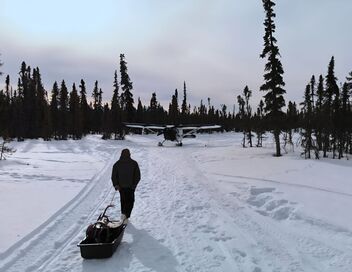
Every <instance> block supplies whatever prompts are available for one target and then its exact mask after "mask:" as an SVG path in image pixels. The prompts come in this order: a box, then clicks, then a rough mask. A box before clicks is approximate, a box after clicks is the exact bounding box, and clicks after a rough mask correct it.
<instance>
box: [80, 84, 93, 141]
mask: <svg viewBox="0 0 352 272" xmlns="http://www.w3.org/2000/svg"><path fill="white" fill-rule="evenodd" d="M79 88H80V91H79V93H80V110H81V123H82V130H83V134H84V135H86V134H88V133H89V132H90V130H91V126H90V107H89V105H88V102H87V89H86V83H85V82H84V80H83V79H81V84H80V85H79Z"/></svg>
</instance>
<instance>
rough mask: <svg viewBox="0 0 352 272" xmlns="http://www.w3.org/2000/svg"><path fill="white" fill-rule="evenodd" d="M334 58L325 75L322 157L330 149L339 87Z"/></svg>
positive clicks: (325, 155)
mask: <svg viewBox="0 0 352 272" xmlns="http://www.w3.org/2000/svg"><path fill="white" fill-rule="evenodd" d="M334 69H335V59H334V57H332V58H331V60H330V63H329V67H328V74H327V75H326V77H325V86H326V87H325V92H324V94H325V95H324V104H323V119H324V124H325V125H324V130H323V131H324V133H323V134H324V135H323V138H324V139H323V143H324V146H323V153H324V155H323V156H324V158H325V157H327V152H328V151H329V150H330V149H331V143H330V136H332V133H333V126H334V124H333V100H334V96H335V95H336V94H338V92H339V87H338V86H337V78H336V77H335V71H334Z"/></svg>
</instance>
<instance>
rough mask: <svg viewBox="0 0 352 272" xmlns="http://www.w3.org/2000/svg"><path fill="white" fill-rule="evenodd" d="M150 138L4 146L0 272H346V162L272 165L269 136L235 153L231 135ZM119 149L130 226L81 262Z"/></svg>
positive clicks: (349, 255) (349, 238)
mask: <svg viewBox="0 0 352 272" xmlns="http://www.w3.org/2000/svg"><path fill="white" fill-rule="evenodd" d="M159 140H160V138H158V137H156V136H154V135H149V136H140V135H134V136H128V137H127V140H126V141H103V140H100V139H99V137H98V136H89V137H87V138H85V139H84V140H82V141H68V142H56V141H52V142H43V141H25V142H23V143H14V145H15V148H16V149H17V152H16V153H15V154H14V155H13V156H12V157H10V158H9V159H8V160H7V161H5V162H0V205H1V206H0V216H1V218H2V224H0V235H1V236H0V241H1V243H0V245H1V246H0V252H1V251H2V253H0V271H28V272H29V271H57V272H58V271H137V272H139V271H158V272H161V271H165V272H166V271H171V272H172V271H245V272H246V271H249V272H269V271H270V272H271V271H280V272H282V271H319V272H321V271H329V272H330V271H334V272H335V271H337V272H340V271H346V272H347V271H352V270H351V267H352V214H351V212H350V211H349V208H350V207H352V180H351V173H352V171H351V170H352V162H351V161H347V160H341V161H338V160H330V159H324V160H319V161H316V160H304V159H302V158H300V156H299V152H297V151H296V153H289V154H286V155H284V157H281V158H276V157H273V156H272V153H273V150H274V147H273V145H272V143H271V139H270V138H269V139H268V140H267V142H266V143H265V147H264V148H246V149H243V148H242V147H241V145H240V141H241V134H235V133H226V134H213V135H199V136H198V137H197V138H196V139H186V140H185V141H184V146H183V147H182V148H180V147H175V146H173V145H172V144H166V146H165V147H162V148H160V147H157V146H156V143H157V142H158V141H159ZM125 147H128V148H130V150H131V153H132V157H133V158H134V159H136V160H137V161H138V162H139V164H140V167H141V172H142V180H141V182H140V185H139V187H138V188H137V191H136V203H135V209H134V211H133V214H132V218H131V222H130V224H129V225H128V226H127V228H126V231H125V236H124V238H123V241H122V243H121V245H120V246H119V248H118V249H117V251H116V252H115V254H114V255H113V257H111V258H109V259H106V260H83V259H82V258H81V256H80V253H79V248H77V247H76V245H77V244H78V243H79V241H80V239H82V238H83V237H84V232H85V228H86V227H87V225H88V224H89V223H90V222H94V220H95V219H96V217H97V216H98V214H99V213H100V212H101V211H102V210H103V209H104V208H105V206H106V205H107V204H108V203H109V202H110V200H111V198H112V196H113V193H114V191H113V190H112V188H111V182H110V174H111V167H112V164H113V163H114V162H115V161H116V160H117V159H118V157H119V153H120V151H121V149H122V148H125ZM115 201H116V203H118V201H119V200H118V197H117V198H116V200H115ZM117 206H118V205H117ZM110 215H111V216H112V217H116V218H117V217H118V216H119V208H118V207H117V208H116V209H115V210H114V211H111V214H110ZM4 222H6V224H4Z"/></svg>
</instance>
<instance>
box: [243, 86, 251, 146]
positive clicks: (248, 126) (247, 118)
mask: <svg viewBox="0 0 352 272" xmlns="http://www.w3.org/2000/svg"><path fill="white" fill-rule="evenodd" d="M243 96H244V100H245V105H246V106H245V107H246V108H245V130H246V133H247V139H248V143H249V146H250V147H252V146H253V144H252V136H253V135H252V125H251V118H252V107H251V105H250V104H249V99H250V97H251V96H252V91H251V90H250V89H249V88H248V86H246V87H245V88H244V90H243Z"/></svg>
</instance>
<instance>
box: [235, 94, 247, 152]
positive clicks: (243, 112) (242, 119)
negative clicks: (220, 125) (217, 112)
mask: <svg viewBox="0 0 352 272" xmlns="http://www.w3.org/2000/svg"><path fill="white" fill-rule="evenodd" d="M237 103H238V109H239V111H238V116H239V119H240V122H241V123H240V128H241V130H242V131H243V139H242V147H246V130H245V126H244V123H245V118H246V110H245V105H246V102H245V101H244V99H243V97H242V96H241V95H238V96H237Z"/></svg>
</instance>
